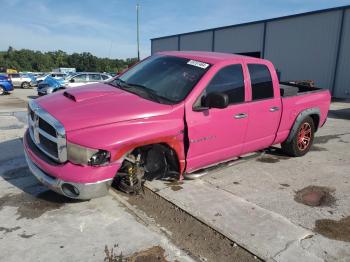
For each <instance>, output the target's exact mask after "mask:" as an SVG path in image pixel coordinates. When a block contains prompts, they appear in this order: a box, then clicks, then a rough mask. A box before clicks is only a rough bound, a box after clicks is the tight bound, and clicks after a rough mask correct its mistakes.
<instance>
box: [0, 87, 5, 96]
mask: <svg viewBox="0 0 350 262" xmlns="http://www.w3.org/2000/svg"><path fill="white" fill-rule="evenodd" d="M5 93H6V92H5V89H4V88H3V87H2V86H0V96H2V95H4V94H5Z"/></svg>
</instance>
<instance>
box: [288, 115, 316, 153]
mask: <svg viewBox="0 0 350 262" xmlns="http://www.w3.org/2000/svg"><path fill="white" fill-rule="evenodd" d="M314 134H315V124H314V121H313V120H312V118H311V117H309V116H308V117H306V118H305V119H304V120H303V121H302V122H301V123H300V125H299V126H298V129H297V131H296V132H295V134H294V136H293V138H292V140H291V141H290V142H284V143H282V149H283V151H284V152H285V153H287V154H288V155H290V156H294V157H298V156H303V155H305V154H306V153H307V152H309V150H310V148H311V146H312V142H313V140H314Z"/></svg>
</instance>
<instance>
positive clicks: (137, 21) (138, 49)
mask: <svg viewBox="0 0 350 262" xmlns="http://www.w3.org/2000/svg"><path fill="white" fill-rule="evenodd" d="M139 9H140V5H139V3H137V4H136V23H137V29H136V30H137V61H140V36H139V35H140V32H139Z"/></svg>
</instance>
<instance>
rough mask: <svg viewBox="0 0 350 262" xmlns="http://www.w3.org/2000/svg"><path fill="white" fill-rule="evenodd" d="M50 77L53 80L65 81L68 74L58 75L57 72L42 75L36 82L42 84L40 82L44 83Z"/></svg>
mask: <svg viewBox="0 0 350 262" xmlns="http://www.w3.org/2000/svg"><path fill="white" fill-rule="evenodd" d="M48 76H50V77H52V78H55V79H63V78H65V77H67V74H65V73H59V72H58V73H56V72H53V73H48V74H44V75H42V76H39V77H37V78H36V81H37V82H38V83H40V82H42V81H44V79H45V78H46V77H48Z"/></svg>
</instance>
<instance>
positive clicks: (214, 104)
mask: <svg viewBox="0 0 350 262" xmlns="http://www.w3.org/2000/svg"><path fill="white" fill-rule="evenodd" d="M202 101H203V106H204V107H207V108H220V109H222V108H226V107H227V106H228V103H229V101H228V95H226V94H224V93H218V92H214V93H210V94H208V95H207V96H205V97H204V98H203V100H202Z"/></svg>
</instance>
